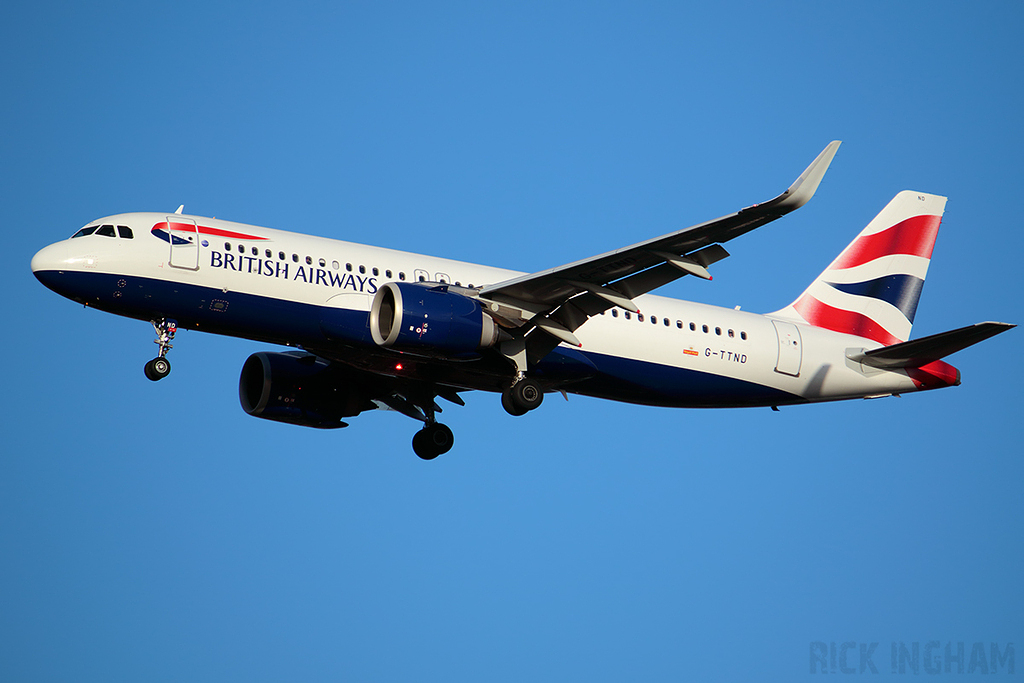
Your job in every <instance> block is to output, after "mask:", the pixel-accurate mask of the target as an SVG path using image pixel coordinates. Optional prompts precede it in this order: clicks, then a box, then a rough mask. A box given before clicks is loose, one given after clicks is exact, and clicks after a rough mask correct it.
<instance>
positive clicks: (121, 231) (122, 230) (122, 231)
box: [117, 225, 134, 240]
mask: <svg viewBox="0 0 1024 683" xmlns="http://www.w3.org/2000/svg"><path fill="white" fill-rule="evenodd" d="M117 236H118V237H121V238H123V239H126V240H130V239H132V238H133V237H134V235H132V229H131V228H129V227H128V226H127V225H119V226H117Z"/></svg>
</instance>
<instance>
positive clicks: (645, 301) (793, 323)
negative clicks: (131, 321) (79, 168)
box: [32, 141, 1013, 460]
mask: <svg viewBox="0 0 1024 683" xmlns="http://www.w3.org/2000/svg"><path fill="white" fill-rule="evenodd" d="M838 148H839V142H838V141H837V142H832V143H830V144H829V145H828V146H827V147H826V148H825V149H824V150H823V151H822V152H821V153H820V154H819V155H818V156H817V158H816V159H815V160H814V161H813V162H812V163H811V165H810V166H808V167H807V169H806V170H805V171H804V172H803V173H802V174H801V175H800V176H799V177H798V178H797V180H796V181H795V182H794V183H793V184H792V185H790V187H789V188H788V189H787V190H786V191H785V192H783V193H782V194H780V195H778V196H777V197H775V198H774V199H771V200H769V201H766V202H762V203H760V204H755V205H753V206H750V207H748V208H745V209H742V210H740V211H737V212H735V213H732V214H728V215H726V216H723V217H721V218H717V219H714V220H711V221H707V222H704V223H700V224H698V225H695V226H693V227H690V228H684V229H682V230H676V231H674V232H670V233H668V234H665V235H662V236H660V237H654V238H651V239H648V240H645V241H643V242H639V243H637V244H633V245H630V246H627V247H624V248H621V249H616V250H614V251H611V252H608V253H605V254H599V255H597V256H592V257H590V258H585V259H582V260H577V261H573V262H571V263H568V264H566V265H563V266H558V267H553V268H550V269H547V270H543V271H540V272H536V273H521V272H516V271H512V270H505V269H502V268H495V267H490V266H482V265H477V264H473V263H465V262H461V261H453V260H450V259H445V258H439V257H434V256H425V255H421V254H413V253H408V252H403V251H396V250H393V249H384V248H380V247H373V246H367V245H364V244H359V243H355V242H347V241H340V240H335V239H327V238H322V237H313V236H309V235H304V234H301V233H296V232H287V231H283V230H274V229H270V228H261V227H257V226H252V225H242V224H238V223H231V222H228V221H223V220H218V219H215V218H205V217H201V216H189V215H184V214H183V213H182V209H181V208H179V209H178V211H176V212H174V213H127V214H118V215H115V216H110V217H108V218H102V219H99V220H96V221H91V222H90V223H89V224H88V225H86V226H85V227H84V228H82V229H80V230H78V231H77V232H75V233H74V234H73V235H72V237H71V238H69V239H67V240H64V241H61V242H56V243H55V244H51V245H50V246H48V247H45V248H43V249H41V250H40V251H39V252H38V253H37V254H36V255H35V256H34V257H33V259H32V271H33V272H34V273H35V276H36V278H38V279H39V281H40V282H42V283H43V284H44V285H45V286H47V287H49V288H50V289H52V290H53V291H55V292H57V293H58V294H61V295H62V296H64V297H66V298H68V299H71V300H72V301H76V302H78V303H82V304H85V305H86V306H89V307H92V308H96V309H99V310H102V311H107V312H110V313H114V314H117V315H122V316H126V317H129V318H135V319H138V320H142V321H148V322H150V323H151V324H152V326H153V328H154V330H155V332H156V335H157V339H156V342H157V344H158V346H159V353H158V355H157V357H156V358H154V359H152V360H150V361H149V362H148V363H146V366H145V374H146V376H147V377H148V378H149V379H151V380H159V379H162V378H164V377H166V376H167V375H168V373H169V372H170V367H171V366H170V361H169V360H168V352H169V351H170V349H171V346H172V344H171V342H172V340H173V339H174V336H175V333H176V332H177V329H178V328H179V327H181V328H185V329H194V330H201V331H205V332H210V333H214V334H224V335H230V336H234V337H242V338H247V339H252V340H256V341H259V342H262V343H271V344H279V345H282V346H288V347H292V349H298V350H290V351H265V352H259V353H255V354H253V355H251V356H250V357H249V358H248V360H246V361H245V363H244V364H243V365H242V371H241V375H240V378H239V387H238V390H239V399H240V402H241V404H242V408H243V410H245V411H246V412H247V413H249V414H250V415H253V416H255V417H259V418H263V419H268V420H274V421H277V422H283V423H287V424H291V425H299V426H306V427H316V428H321V429H333V428H338V427H346V426H348V423H347V422H346V420H349V419H350V418H353V417H355V416H357V415H359V414H360V413H362V412H365V411H368V410H377V409H387V410H392V411H396V412H398V413H401V414H402V415H405V416H407V417H410V418H413V419H414V420H417V421H418V422H420V423H422V425H423V426H422V428H420V429H419V430H418V431H417V432H416V433H415V436H414V437H413V450H414V451H415V452H416V454H417V455H419V456H420V457H421V458H423V459H426V460H429V459H433V458H436V457H437V456H438V455H441V454H442V453H446V452H448V451H449V450H450V449H451V448H452V444H453V443H454V436H453V434H452V432H451V430H450V429H449V428H448V427H446V426H445V425H444V424H442V423H441V422H439V421H438V419H437V416H438V414H439V413H440V412H441V406H440V405H439V404H438V400H439V399H444V401H445V402H448V403H453V404H456V405H463V404H464V399H463V395H464V394H466V393H467V392H471V391H479V392H492V393H495V394H498V395H499V396H500V398H501V405H502V406H503V407H504V409H505V410H506V412H508V413H509V414H511V415H513V416H522V415H525V414H526V413H528V412H530V411H532V410H535V409H537V408H538V407H539V406H540V405H541V402H542V400H543V398H544V395H545V394H547V393H552V392H558V393H561V394H563V395H566V396H567V395H568V394H580V395H585V396H595V397H599V398H605V399H609V400H614V401H623V402H629V403H637V404H645V405H655V406H673V407H684V408H716V407H721V408H724V407H756V406H762V407H772V408H778V406H783V405H795V404H801V403H812V402H820V401H837V400H842V399H852V398H876V397H881V396H891V395H899V394H903V393H910V392H915V391H925V390H930V389H938V388H942V387H947V386H955V385H958V384H959V383H960V372H959V370H957V369H956V368H954V367H953V366H952V365H949V364H948V363H946V362H945V361H944V360H942V359H943V358H945V357H946V356H948V355H950V354H952V353H955V352H957V351H960V350H962V349H964V348H967V347H969V346H971V345H973V344H976V343H978V342H980V341H983V340H985V339H988V338H990V337H993V336H995V335H997V334H999V333H1001V332H1005V331H1006V330H1008V329H1010V328H1011V327H1013V325H1010V324H1007V323H996V322H986V323H978V324H976V325H969V326H967V327H961V328H959V329H955V330H951V331H949V332H943V333H941V334H937V335H931V336H928V337H923V338H919V339H914V340H911V339H910V333H911V328H912V327H913V323H914V317H915V314H916V312H917V305H918V301H919V300H920V297H921V291H922V288H923V286H924V281H925V277H926V275H927V273H928V264H929V263H930V260H931V257H932V250H933V248H934V246H935V239H936V236H937V235H938V230H939V224H940V223H941V221H942V215H943V211H944V209H945V204H946V199H945V198H944V197H939V196H936V195H930V194H925V193H922V192H909V191H908V192H900V193H899V194H897V195H896V197H895V198H894V199H893V200H892V201H891V202H889V204H888V205H887V206H886V207H885V208H884V209H882V211H881V213H879V214H878V216H876V217H875V219H874V220H872V221H871V222H870V223H869V224H868V226H867V227H866V228H864V229H863V230H862V231H861V232H860V234H859V235H857V237H856V238H855V239H854V240H853V241H852V242H851V243H850V244H849V246H847V247H846V248H845V249H844V250H843V251H842V253H840V254H839V256H838V257H836V259H835V260H834V261H832V263H831V264H830V265H829V266H828V268H826V269H825V271H824V272H822V274H821V275H819V276H818V278H817V279H815V280H814V282H812V283H811V285H810V286H809V287H808V288H807V289H806V290H805V291H804V292H803V293H802V294H801V295H800V296H799V297H797V298H796V300H795V301H794V302H793V303H792V304H790V305H788V306H786V307H785V308H783V309H780V310H778V311H775V312H774V313H768V314H764V315H760V314H756V313H749V312H746V311H741V310H738V309H737V310H733V309H725V308H719V307H716V306H709V305H705V304H700V303H694V302H690V301H682V300H678V299H670V298H666V297H661V296H657V295H655V294H654V293H653V292H654V290H656V289H657V288H659V287H661V286H662V285H665V284H667V283H669V282H672V281H673V280H677V279H679V278H683V277H686V276H687V275H694V276H697V277H698V278H700V279H702V280H710V279H711V273H710V271H709V268H710V267H711V266H713V265H714V264H715V263H716V262H718V261H720V260H722V259H723V258H726V257H728V256H729V252H727V251H726V250H725V248H724V247H723V246H722V245H723V243H725V242H728V241H730V240H733V239H735V238H737V237H740V236H741V235H743V234H745V233H747V232H749V231H751V230H754V229H757V228H760V227H762V226H764V225H766V224H768V223H770V222H772V221H774V220H776V219H778V218H781V217H782V216H784V215H786V214H787V213H790V212H791V211H794V210H796V209H798V208H800V207H802V206H804V205H805V204H806V203H807V202H808V201H809V200H810V199H811V197H812V196H813V195H814V194H815V192H816V190H817V188H818V186H819V184H820V183H821V180H822V178H823V177H824V175H825V171H826V170H827V169H828V167H829V165H830V164H831V162H832V159H833V157H834V156H835V154H836V151H837V150H838ZM146 233H149V235H147V234H146ZM150 235H151V236H153V237H156V238H157V239H151V238H150ZM137 236H142V237H137ZM482 248H484V249H490V250H491V251H494V250H495V246H494V245H493V244H489V245H482ZM484 255H485V256H486V257H487V258H488V259H499V258H500V256H501V254H500V252H495V253H485V254H484ZM384 438H386V437H384Z"/></svg>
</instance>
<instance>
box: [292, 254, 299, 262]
mask: <svg viewBox="0 0 1024 683" xmlns="http://www.w3.org/2000/svg"><path fill="white" fill-rule="evenodd" d="M292 261H295V262H296V263H298V262H299V255H298V254H292Z"/></svg>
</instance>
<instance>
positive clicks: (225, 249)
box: [224, 242, 231, 251]
mask: <svg viewBox="0 0 1024 683" xmlns="http://www.w3.org/2000/svg"><path fill="white" fill-rule="evenodd" d="M224 251H231V242H225V243H224Z"/></svg>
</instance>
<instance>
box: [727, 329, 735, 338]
mask: <svg viewBox="0 0 1024 683" xmlns="http://www.w3.org/2000/svg"><path fill="white" fill-rule="evenodd" d="M735 336H736V333H735V332H733V331H732V330H729V337H730V338H732V337H735Z"/></svg>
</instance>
